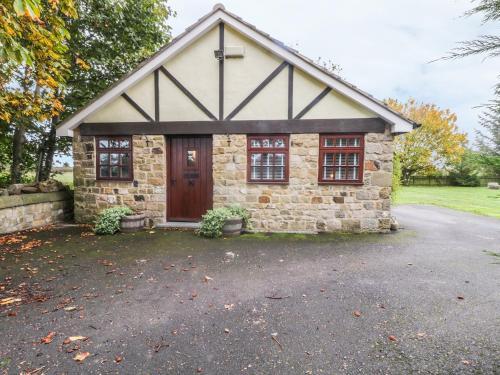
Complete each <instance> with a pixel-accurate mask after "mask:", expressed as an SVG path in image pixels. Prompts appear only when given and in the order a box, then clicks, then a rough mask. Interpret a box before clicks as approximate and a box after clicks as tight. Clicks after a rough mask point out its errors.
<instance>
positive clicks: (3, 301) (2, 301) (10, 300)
mask: <svg viewBox="0 0 500 375" xmlns="http://www.w3.org/2000/svg"><path fill="white" fill-rule="evenodd" d="M21 301H22V299H21V298H14V297H7V298H3V299H0V306H4V305H10V304H12V303H16V302H21Z"/></svg>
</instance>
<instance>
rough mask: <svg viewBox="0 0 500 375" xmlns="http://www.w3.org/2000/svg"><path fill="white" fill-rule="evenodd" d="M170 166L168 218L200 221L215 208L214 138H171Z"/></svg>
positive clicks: (171, 219)
mask: <svg viewBox="0 0 500 375" xmlns="http://www.w3.org/2000/svg"><path fill="white" fill-rule="evenodd" d="M167 163H168V168H169V172H170V173H169V176H168V180H169V181H168V187H167V196H168V202H167V219H168V220H169V221H199V220H200V219H201V215H203V214H205V212H206V211H207V210H209V209H211V208H212V191H213V188H212V137H211V136H196V137H193V136H189V137H188V136H180V137H171V138H170V150H169V160H168V161H167Z"/></svg>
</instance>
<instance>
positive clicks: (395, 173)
mask: <svg viewBox="0 0 500 375" xmlns="http://www.w3.org/2000/svg"><path fill="white" fill-rule="evenodd" d="M402 175H403V171H402V169H401V161H400V159H399V156H398V155H396V154H394V158H393V161H392V199H393V200H394V199H395V198H396V195H397V194H398V192H399V190H401V177H402Z"/></svg>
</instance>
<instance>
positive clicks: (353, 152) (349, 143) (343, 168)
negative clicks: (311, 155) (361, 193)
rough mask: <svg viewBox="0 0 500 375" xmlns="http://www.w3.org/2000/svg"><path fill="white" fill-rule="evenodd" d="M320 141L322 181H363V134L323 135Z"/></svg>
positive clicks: (349, 182) (341, 182)
mask: <svg viewBox="0 0 500 375" xmlns="http://www.w3.org/2000/svg"><path fill="white" fill-rule="evenodd" d="M319 142H320V145H319V182H320V183H329V184H344V185H349V184H354V185H355V184H362V183H363V150H364V135H363V134H347V135H344V134H342V135H322V136H320V138H319Z"/></svg>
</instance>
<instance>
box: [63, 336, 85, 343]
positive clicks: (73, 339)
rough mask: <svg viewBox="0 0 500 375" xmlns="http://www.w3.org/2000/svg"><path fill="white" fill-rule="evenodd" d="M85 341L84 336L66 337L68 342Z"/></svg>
mask: <svg viewBox="0 0 500 375" xmlns="http://www.w3.org/2000/svg"><path fill="white" fill-rule="evenodd" d="M87 339H88V337H86V336H70V337H68V340H69V342H73V341H78V340H83V341H85V340H87Z"/></svg>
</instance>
